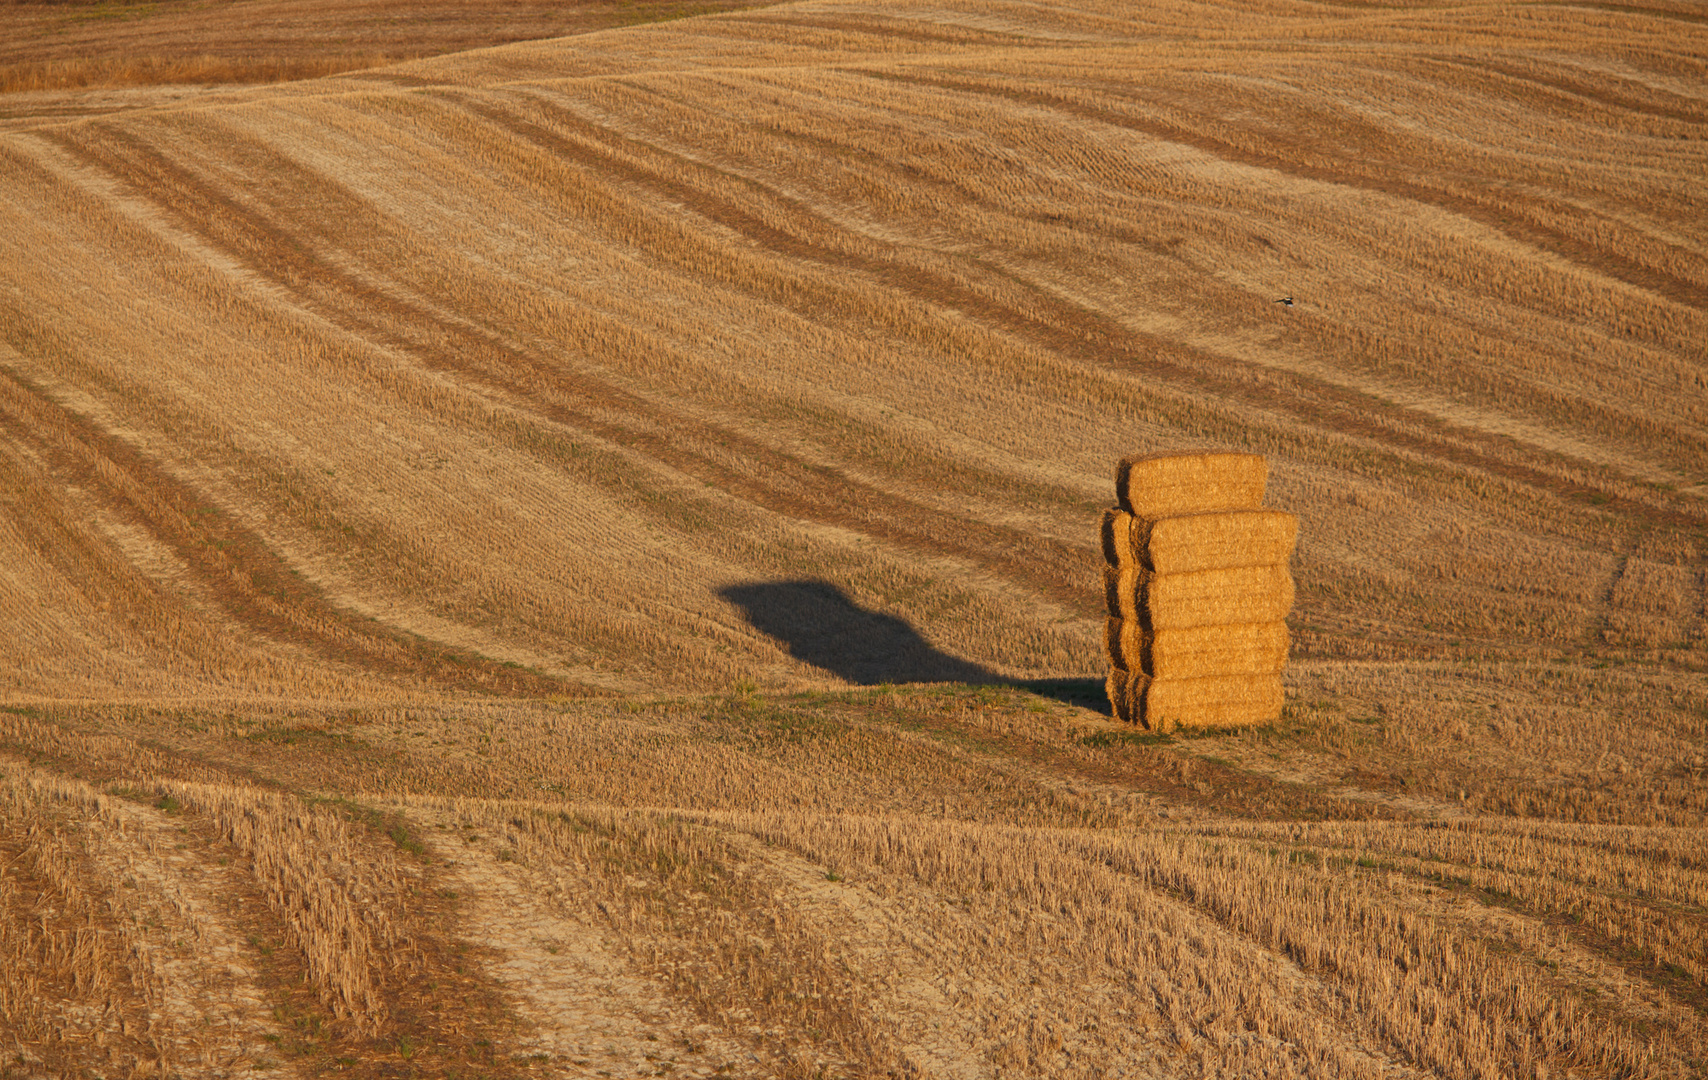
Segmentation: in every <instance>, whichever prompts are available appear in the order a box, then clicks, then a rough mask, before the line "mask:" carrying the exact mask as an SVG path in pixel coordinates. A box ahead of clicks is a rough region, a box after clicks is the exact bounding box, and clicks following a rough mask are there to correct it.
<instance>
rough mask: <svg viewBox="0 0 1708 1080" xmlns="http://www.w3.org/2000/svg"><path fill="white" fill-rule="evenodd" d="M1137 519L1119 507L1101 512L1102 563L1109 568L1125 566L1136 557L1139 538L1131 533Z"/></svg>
mask: <svg viewBox="0 0 1708 1080" xmlns="http://www.w3.org/2000/svg"><path fill="white" fill-rule="evenodd" d="M1137 524H1138V519H1136V518H1134V517H1133V515H1131V514H1129V513H1127V512H1126V511H1125V510H1122V509H1120V508H1119V507H1114V506H1112V507H1110V508H1109V509H1107V510H1105V511H1103V528H1102V536H1103V561H1104V562H1106V563H1108V564H1109V565H1110V566H1126V565H1127V564H1128V563H1131V562H1133V561H1134V560H1135V559H1136V558H1137V557H1138V550H1139V547H1140V537H1138V536H1135V535H1134V533H1133V529H1134V527H1135V526H1136V525H1137Z"/></svg>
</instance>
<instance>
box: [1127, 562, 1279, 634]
mask: <svg viewBox="0 0 1708 1080" xmlns="http://www.w3.org/2000/svg"><path fill="white" fill-rule="evenodd" d="M1103 603H1104V606H1105V608H1106V610H1107V611H1108V613H1109V618H1111V619H1130V620H1132V621H1134V622H1137V623H1139V624H1141V625H1143V626H1144V628H1145V629H1147V630H1163V629H1183V628H1185V627H1190V626H1233V625H1238V624H1242V623H1268V622H1280V621H1281V620H1282V619H1285V618H1286V617H1287V613H1288V612H1289V611H1291V610H1293V575H1292V572H1291V571H1289V570H1288V569H1287V568H1286V567H1285V566H1234V567H1228V568H1226V569H1221V570H1195V571H1193V572H1191V573H1189V574H1156V573H1152V572H1150V571H1149V570H1146V569H1144V568H1143V567H1141V566H1139V565H1138V564H1136V563H1128V564H1127V565H1126V566H1121V567H1115V566H1105V567H1104V568H1103Z"/></svg>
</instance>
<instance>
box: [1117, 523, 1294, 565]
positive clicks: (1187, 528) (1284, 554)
mask: <svg viewBox="0 0 1708 1080" xmlns="http://www.w3.org/2000/svg"><path fill="white" fill-rule="evenodd" d="M1137 521H1138V519H1136V518H1135V519H1134V522H1135V525H1136V524H1137ZM1135 525H1129V526H1128V529H1127V531H1128V535H1130V536H1135V537H1136V536H1137V535H1138V534H1139V533H1140V532H1143V533H1144V534H1145V535H1144V546H1143V547H1138V548H1137V550H1136V554H1137V557H1138V559H1139V561H1140V563H1141V564H1142V565H1144V566H1145V567H1147V568H1148V569H1151V570H1154V571H1156V572H1157V573H1159V574H1187V573H1192V572H1193V571H1196V570H1231V569H1233V568H1235V567H1240V566H1284V565H1286V564H1287V562H1288V561H1289V560H1291V559H1292V557H1293V545H1294V544H1295V543H1296V542H1297V540H1298V538H1299V519H1298V518H1297V517H1295V516H1293V515H1292V514H1288V513H1285V512H1283V511H1280V510H1223V511H1215V512H1212V513H1205V514H1183V515H1181V516H1179V517H1169V518H1161V519H1158V520H1156V521H1153V522H1151V523H1150V525H1149V527H1148V528H1142V527H1135Z"/></svg>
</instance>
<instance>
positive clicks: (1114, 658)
mask: <svg viewBox="0 0 1708 1080" xmlns="http://www.w3.org/2000/svg"><path fill="white" fill-rule="evenodd" d="M1291 643H1292V638H1291V636H1290V635H1289V634H1288V632H1287V624H1286V623H1282V622H1267V623H1247V624H1243V625H1234V626H1194V627H1189V628H1185V629H1176V630H1156V631H1147V630H1146V629H1145V628H1144V626H1143V625H1142V624H1140V623H1139V622H1138V621H1137V620H1133V619H1108V620H1106V621H1105V623H1104V628H1103V647H1104V651H1105V652H1107V653H1108V655H1109V666H1110V667H1117V668H1122V669H1123V670H1126V671H1133V672H1138V673H1140V674H1143V675H1149V676H1151V677H1152V678H1157V679H1191V678H1206V677H1208V676H1211V675H1278V674H1280V672H1281V669H1282V668H1284V667H1286V666H1287V649H1288V646H1289V645H1290V644H1291Z"/></svg>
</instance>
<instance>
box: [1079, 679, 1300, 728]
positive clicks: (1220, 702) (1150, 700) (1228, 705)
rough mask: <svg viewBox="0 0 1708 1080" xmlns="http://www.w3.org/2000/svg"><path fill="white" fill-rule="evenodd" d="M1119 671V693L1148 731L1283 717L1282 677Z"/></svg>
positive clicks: (1230, 724) (1265, 720) (1272, 720)
mask: <svg viewBox="0 0 1708 1080" xmlns="http://www.w3.org/2000/svg"><path fill="white" fill-rule="evenodd" d="M1122 674H1123V676H1124V678H1123V679H1122V681H1121V687H1120V692H1121V697H1122V700H1123V702H1124V703H1125V705H1126V708H1127V710H1128V713H1129V714H1130V715H1133V716H1137V717H1138V722H1139V723H1140V724H1143V725H1144V726H1145V727H1146V728H1149V729H1150V730H1152V731H1173V730H1174V729H1175V728H1181V727H1192V728H1202V727H1222V726H1232V725H1237V724H1273V723H1274V722H1275V721H1277V720H1279V719H1280V718H1281V705H1282V701H1283V699H1284V697H1285V691H1284V690H1283V688H1282V686H1281V676H1280V675H1212V676H1209V677H1207V678H1202V679H1153V678H1151V677H1149V676H1147V675H1142V674H1139V673H1137V672H1122ZM1111 681H1113V680H1111ZM1112 700H1113V699H1112ZM1135 705H1136V706H1137V708H1136V709H1135V708H1134V706H1135Z"/></svg>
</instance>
